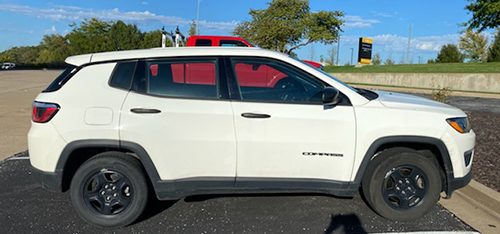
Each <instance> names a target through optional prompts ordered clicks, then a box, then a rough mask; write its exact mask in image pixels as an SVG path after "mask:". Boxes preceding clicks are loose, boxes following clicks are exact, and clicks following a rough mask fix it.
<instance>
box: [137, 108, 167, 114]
mask: <svg viewBox="0 0 500 234" xmlns="http://www.w3.org/2000/svg"><path fill="white" fill-rule="evenodd" d="M130 111H132V112H133V113H136V114H158V113H161V110H158V109H145V108H133V109H130Z"/></svg>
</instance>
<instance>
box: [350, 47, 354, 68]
mask: <svg viewBox="0 0 500 234" xmlns="http://www.w3.org/2000/svg"><path fill="white" fill-rule="evenodd" d="M353 54H354V48H351V64H349V65H353V62H352V56H353Z"/></svg>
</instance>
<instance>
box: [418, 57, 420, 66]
mask: <svg viewBox="0 0 500 234" xmlns="http://www.w3.org/2000/svg"><path fill="white" fill-rule="evenodd" d="M417 57H418V64H420V56H417Z"/></svg>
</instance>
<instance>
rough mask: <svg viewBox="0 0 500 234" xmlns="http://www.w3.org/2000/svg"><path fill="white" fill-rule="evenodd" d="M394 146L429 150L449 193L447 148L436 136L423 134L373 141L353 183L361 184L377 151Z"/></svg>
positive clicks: (449, 173) (451, 171)
mask: <svg viewBox="0 0 500 234" xmlns="http://www.w3.org/2000/svg"><path fill="white" fill-rule="evenodd" d="M394 147H405V148H409V149H413V150H416V151H421V150H429V151H431V153H432V154H433V155H435V156H436V160H437V161H438V163H439V167H440V169H441V170H442V171H443V173H444V177H445V178H443V179H444V180H445V181H444V183H443V186H444V187H443V190H444V191H445V192H446V194H447V195H448V196H450V195H451V189H450V183H451V181H452V180H453V178H454V176H453V167H452V165H451V161H450V156H449V152H448V149H447V148H446V146H445V144H444V143H443V142H442V141H441V140H440V139H437V138H433V137H425V136H388V137H382V138H379V139H377V140H376V141H374V142H373V143H372V144H371V145H370V147H369V148H368V150H367V151H366V153H365V156H364V158H363V161H362V162H361V164H360V166H359V169H358V171H357V173H356V176H355V179H354V183H355V184H357V185H361V182H362V179H363V176H364V174H365V171H366V169H367V168H368V165H369V164H370V162H371V160H372V158H373V156H374V155H376V154H377V153H379V152H381V151H383V150H385V149H389V148H394Z"/></svg>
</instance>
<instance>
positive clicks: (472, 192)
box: [439, 180, 500, 234]
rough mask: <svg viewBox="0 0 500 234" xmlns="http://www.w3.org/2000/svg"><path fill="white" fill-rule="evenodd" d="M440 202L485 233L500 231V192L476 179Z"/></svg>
mask: <svg viewBox="0 0 500 234" xmlns="http://www.w3.org/2000/svg"><path fill="white" fill-rule="evenodd" d="M439 203H440V204H441V205H443V206H444V207H445V208H446V209H447V210H449V211H450V212H452V213H453V214H454V215H456V216H457V217H459V218H460V219H461V220H462V221H464V222H465V223H467V224H468V225H470V226H472V227H473V228H474V229H476V230H478V231H480V232H481V233H483V234H489V233H495V234H497V233H500V193H499V192H497V191H495V190H493V189H490V188H488V187H486V186H485V185H483V184H481V183H479V182H477V181H475V180H471V182H470V183H469V185H467V186H466V187H463V188H461V189H459V190H457V191H455V192H454V194H453V197H452V199H449V200H446V199H441V200H440V201H439Z"/></svg>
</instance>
